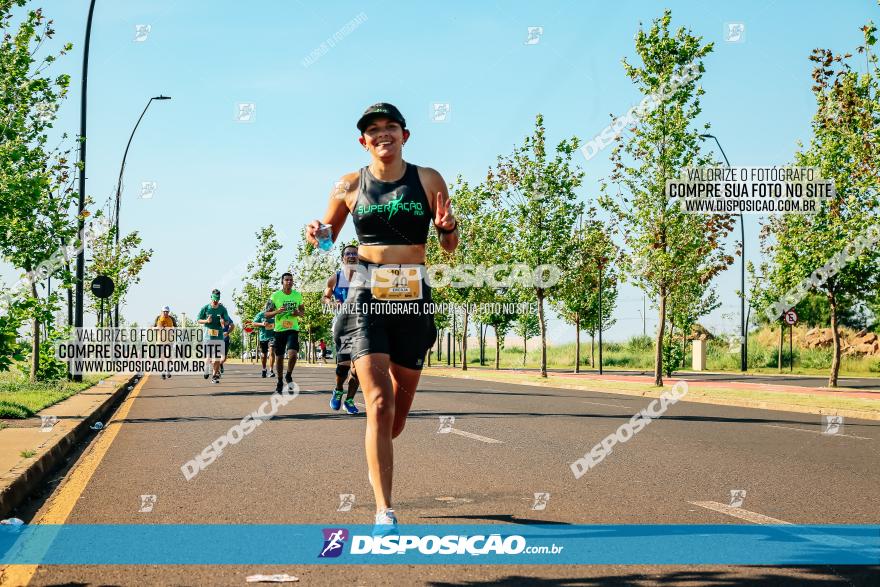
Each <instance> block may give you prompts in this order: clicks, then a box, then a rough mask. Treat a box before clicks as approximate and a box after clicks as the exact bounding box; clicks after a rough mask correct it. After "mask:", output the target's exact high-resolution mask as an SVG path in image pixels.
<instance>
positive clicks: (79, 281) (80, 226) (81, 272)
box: [73, 0, 95, 381]
mask: <svg viewBox="0 0 880 587" xmlns="http://www.w3.org/2000/svg"><path fill="white" fill-rule="evenodd" d="M94 12H95V0H91V2H90V3H89V16H88V19H87V20H86V39H85V42H84V43H83V78H82V95H81V96H80V110H79V141H80V142H79V197H78V200H77V223H76V226H77V235H78V236H79V240H80V243H81V244H82V243H83V241H84V240H85V234H84V230H85V218H84V217H83V213H84V212H85V209H86V97H87V96H88V92H87V89H88V81H89V40H90V38H91V36H92V15H93V14H94ZM85 264H86V256H85V247H83V246H80V247H79V252H78V253H77V254H76V316H74V322H73V325H74V327H76V328H82V326H83V281H84V280H85ZM73 380H74V381H82V375H81V374H77V373H74V374H73Z"/></svg>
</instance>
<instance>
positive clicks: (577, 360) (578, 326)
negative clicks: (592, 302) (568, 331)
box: [574, 314, 581, 373]
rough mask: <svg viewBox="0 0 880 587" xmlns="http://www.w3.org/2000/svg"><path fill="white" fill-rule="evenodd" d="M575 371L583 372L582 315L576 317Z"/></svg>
mask: <svg viewBox="0 0 880 587" xmlns="http://www.w3.org/2000/svg"><path fill="white" fill-rule="evenodd" d="M574 372H575V373H580V372H581V317H580V314H578V315H577V316H575V317H574Z"/></svg>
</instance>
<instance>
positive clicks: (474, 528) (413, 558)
mask: <svg viewBox="0 0 880 587" xmlns="http://www.w3.org/2000/svg"><path fill="white" fill-rule="evenodd" d="M398 531H399V534H398V535H388V536H379V535H376V536H374V534H373V532H374V528H373V526H362V525H350V526H330V525H311V524H310V525H172V524H161V525H76V524H71V525H33V526H21V527H10V526H0V564H3V565H7V564H52V565H218V564H219V565H244V564H260V565H280V564H352V565H376V564H408V565H411V564H431V565H436V564H453V565H461V564H468V565H472V564H491V565H498V564H517V565H522V564H525V565H698V564H699V565H709V564H718V565H722V564H723V565H774V566H775V565H877V564H880V526H878V525H815V526H796V525H778V526H751V525H589V526H586V525H580V526H576V525H567V524H553V525H546V524H542V525H499V524H492V525H402V526H400V527H399V529H398Z"/></svg>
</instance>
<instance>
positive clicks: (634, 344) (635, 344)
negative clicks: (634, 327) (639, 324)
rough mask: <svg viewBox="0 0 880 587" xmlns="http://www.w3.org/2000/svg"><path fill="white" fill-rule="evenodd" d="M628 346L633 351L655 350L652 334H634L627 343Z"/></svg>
mask: <svg viewBox="0 0 880 587" xmlns="http://www.w3.org/2000/svg"><path fill="white" fill-rule="evenodd" d="M626 347H627V348H628V349H629V350H631V351H633V352H646V351H653V350H654V339H652V338H651V337H650V336H647V335H645V336H641V335H639V336H634V337H632V338H631V339H629V340H628V341H627V343H626Z"/></svg>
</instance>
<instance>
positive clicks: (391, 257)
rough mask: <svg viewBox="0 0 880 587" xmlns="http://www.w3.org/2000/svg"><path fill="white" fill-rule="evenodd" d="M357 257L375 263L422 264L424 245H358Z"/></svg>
mask: <svg viewBox="0 0 880 587" xmlns="http://www.w3.org/2000/svg"><path fill="white" fill-rule="evenodd" d="M358 257H360V258H361V259H363V260H364V261H367V262H369V263H376V264H377V265H386V264H387V265H424V264H425V245H358Z"/></svg>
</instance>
